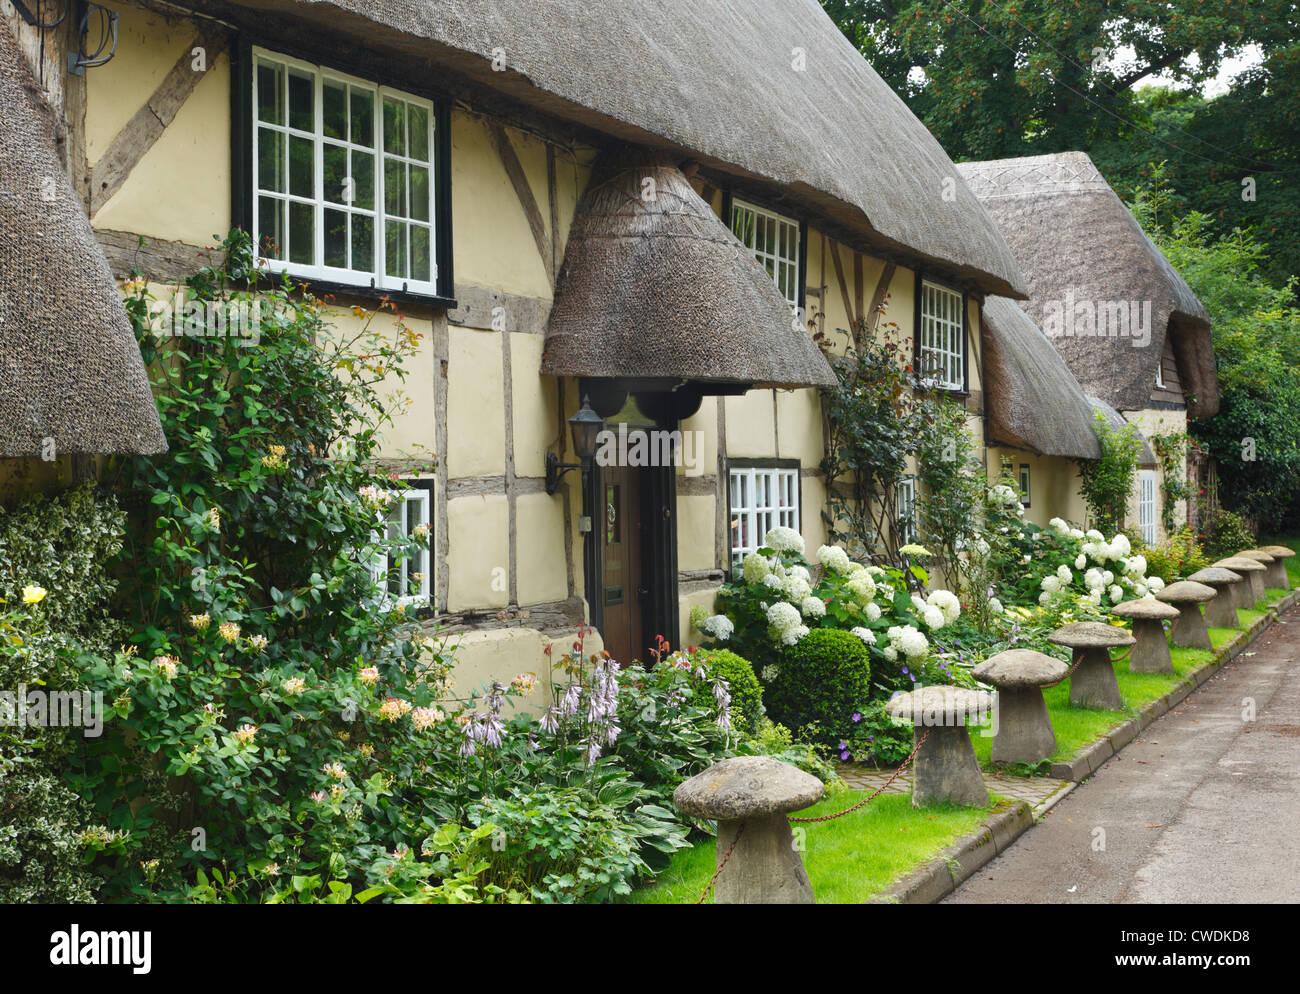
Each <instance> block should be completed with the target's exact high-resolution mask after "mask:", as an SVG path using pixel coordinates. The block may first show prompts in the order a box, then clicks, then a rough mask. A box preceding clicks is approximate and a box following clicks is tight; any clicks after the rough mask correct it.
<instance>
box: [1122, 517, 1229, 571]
mask: <svg viewBox="0 0 1300 994" xmlns="http://www.w3.org/2000/svg"><path fill="white" fill-rule="evenodd" d="M1134 548H1136V549H1137V551H1138V552H1140V553H1141V554H1142V555H1144V556H1146V560H1147V576H1158V577H1160V579H1162V580H1164V581H1165V583H1173V582H1175V581H1176V580H1184V579H1186V578H1187V577H1189V576H1191V575H1192V574H1193V573H1195V572H1196V571H1197V570H1201V569H1204V568H1205V567H1206V566H1208V565H1209V564H1210V560H1209V559H1208V558H1207V557H1206V555H1205V551H1204V550H1203V549H1202V548H1201V543H1200V542H1198V541H1196V535H1195V533H1194V532H1193V531H1192V530H1191V529H1190V528H1186V527H1184V528H1180V529H1179V530H1178V531H1176V532H1174V533H1173V534H1172V535H1170V536H1169V537H1168V538H1166V539H1165V540H1164V541H1163V542H1160V543H1159V544H1157V545H1143V546H1141V547H1138V546H1135V547H1134ZM1215 558H1222V557H1215Z"/></svg>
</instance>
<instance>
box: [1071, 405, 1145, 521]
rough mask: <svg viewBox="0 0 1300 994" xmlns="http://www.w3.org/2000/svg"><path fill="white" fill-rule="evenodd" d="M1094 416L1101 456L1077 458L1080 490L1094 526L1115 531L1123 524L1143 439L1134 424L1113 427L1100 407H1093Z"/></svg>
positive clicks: (1094, 426)
mask: <svg viewBox="0 0 1300 994" xmlns="http://www.w3.org/2000/svg"><path fill="white" fill-rule="evenodd" d="M1093 418H1094V425H1093V428H1094V430H1095V431H1096V433H1097V441H1098V442H1100V443H1101V458H1099V459H1079V460H1077V465H1078V467H1079V493H1080V495H1081V496H1082V497H1083V502H1084V504H1085V505H1086V506H1087V508H1088V520H1089V521H1090V522H1091V523H1092V525H1093V527H1095V528H1098V529H1100V530H1101V531H1103V532H1106V533H1108V534H1113V533H1114V532H1118V531H1120V530H1121V529H1122V528H1123V527H1124V516H1125V515H1126V514H1127V513H1128V498H1129V494H1131V493H1132V492H1133V481H1134V479H1135V478H1136V476H1137V461H1138V453H1139V452H1141V451H1142V443H1141V441H1139V439H1138V436H1137V428H1135V427H1134V426H1133V425H1131V424H1125V425H1123V426H1122V427H1118V428H1117V427H1114V426H1113V425H1111V423H1110V421H1109V420H1108V419H1107V418H1106V415H1104V414H1102V413H1101V412H1100V411H1094V412H1093Z"/></svg>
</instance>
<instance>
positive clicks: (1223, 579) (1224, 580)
mask: <svg viewBox="0 0 1300 994" xmlns="http://www.w3.org/2000/svg"><path fill="white" fill-rule="evenodd" d="M1187 579H1188V580H1190V581H1191V582H1192V583H1203V584H1205V585H1206V586H1207V587H1213V588H1214V598H1213V599H1212V600H1209V601H1207V602H1206V604H1205V623H1206V625H1208V626H1209V627H1210V628H1236V627H1237V626H1238V625H1239V624H1240V623H1241V622H1240V620H1239V619H1238V618H1237V605H1236V601H1235V598H1234V595H1233V593H1232V591H1233V589H1234V588H1235V587H1236V585H1238V584H1240V583H1241V580H1242V574H1241V573H1234V572H1233V571H1232V570H1230V569H1225V568H1224V567H1222V566H1207V567H1205V569H1202V570H1197V571H1196V572H1195V573H1193V574H1192V575H1191V576H1189V577H1188V578H1187Z"/></svg>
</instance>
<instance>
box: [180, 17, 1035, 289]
mask: <svg viewBox="0 0 1300 994" xmlns="http://www.w3.org/2000/svg"><path fill="white" fill-rule="evenodd" d="M198 2H199V3H200V5H202V4H203V3H204V0H198ZM212 2H214V3H215V0H212ZM232 2H234V3H236V4H237V5H238V6H242V7H247V8H252V9H254V10H258V11H285V12H289V13H291V14H292V15H293V17H294V18H295V19H296V20H297V21H300V22H306V23H308V24H310V25H313V26H316V27H319V28H323V29H326V30H329V31H331V32H334V33H338V34H340V35H342V36H344V37H348V38H354V39H357V40H358V41H359V42H360V43H362V44H365V45H367V46H370V47H373V48H380V49H387V50H391V51H394V52H397V53H404V54H409V55H412V56H415V57H418V58H420V59H425V60H430V61H432V62H433V63H434V66H435V68H436V69H438V70H440V71H441V72H442V74H443V75H445V74H446V73H447V72H450V73H454V74H457V75H458V76H460V77H463V78H467V79H471V80H474V81H476V82H477V83H479V84H481V85H482V86H485V87H488V88H490V89H492V90H494V91H497V92H499V93H503V94H505V95H507V96H509V97H511V98H513V99H515V100H518V101H520V102H522V103H524V104H526V105H529V106H532V107H535V108H538V109H541V110H544V111H546V112H548V113H550V114H553V115H555V116H558V117H561V118H563V119H565V120H569V121H574V122H576V123H579V124H582V125H584V126H589V127H592V128H595V129H596V130H598V131H600V132H603V133H605V134H609V135H612V136H614V137H616V138H619V139H622V140H624V141H628V142H634V143H639V144H644V145H659V146H665V147H669V148H672V149H674V150H677V151H681V152H685V153H688V154H690V155H691V156H694V157H696V158H698V159H699V160H700V161H701V162H702V164H703V165H704V166H706V167H708V168H711V169H717V170H719V171H721V172H724V173H727V174H730V175H732V176H735V177H737V178H739V179H742V180H750V181H752V182H756V183H758V184H761V185H763V186H765V187H768V188H770V189H771V190H772V192H774V193H776V194H778V195H779V196H780V197H782V198H789V199H790V200H791V201H793V202H794V203H795V204H797V205H802V206H803V207H804V208H806V209H807V210H810V211H814V212H816V213H817V214H819V215H821V216H823V217H825V218H827V219H828V220H829V221H830V222H832V223H834V224H835V225H837V226H841V227H843V228H844V229H845V230H846V231H848V232H850V233H853V234H855V235H856V236H857V237H858V238H859V239H860V240H861V242H862V243H863V244H864V245H872V246H874V247H876V248H877V249H878V250H879V251H880V252H894V253H898V254H900V255H903V256H905V257H907V258H910V259H914V260H917V261H918V262H920V261H925V262H928V263H931V264H933V265H935V266H936V267H938V268H939V269H941V270H942V271H944V272H947V273H949V274H951V275H952V276H953V277H955V278H957V279H959V280H963V281H966V282H969V283H971V284H973V285H975V286H977V287H979V288H980V289H982V290H985V291H987V292H990V293H1000V294H1004V295H1007V296H1011V297H1020V296H1023V289H1024V280H1023V278H1022V277H1021V274H1020V271H1019V269H1018V268H1017V266H1016V263H1015V261H1014V259H1013V258H1012V257H1011V253H1010V252H1009V251H1008V250H1007V247H1006V245H1005V244H1004V243H1003V241H1002V239H1001V237H1000V236H999V235H998V232H997V229H996V227H995V226H994V225H993V223H992V221H990V219H989V218H988V217H987V215H986V214H985V213H984V211H983V209H982V208H981V207H980V205H979V203H978V202H977V201H976V199H975V198H974V197H973V196H972V195H971V193H970V191H969V190H967V189H966V187H965V185H964V184H963V183H962V181H961V178H960V177H959V176H958V174H957V171H956V168H955V167H954V165H953V163H952V161H951V160H950V159H949V158H948V156H947V154H946V153H945V152H944V151H943V149H942V148H941V147H940V146H939V143H938V142H937V141H935V139H934V136H933V135H931V134H930V132H929V131H928V130H926V128H925V126H924V125H923V124H922V123H921V122H920V121H919V120H918V119H917V118H916V116H915V115H914V114H913V113H912V112H911V111H910V110H909V109H908V108H907V105H906V104H904V103H903V101H902V99H900V98H899V96H898V95H897V94H896V93H894V92H893V91H892V90H891V89H890V88H889V86H888V85H887V84H886V83H885V82H884V80H882V79H881V78H880V77H879V76H878V75H877V74H876V72H875V71H874V70H873V69H872V68H871V67H870V66H869V65H868V64H867V62H866V60H864V59H863V57H862V55H861V54H860V53H859V52H858V51H857V50H856V49H855V48H854V47H853V45H852V44H850V42H849V41H848V40H847V39H846V38H845V37H844V36H843V35H842V34H841V33H840V31H839V30H838V29H837V28H836V27H835V25H834V23H833V22H832V21H831V20H830V18H829V17H828V16H827V15H826V13H825V12H824V11H823V10H822V8H821V5H820V4H819V3H818V2H817V0H709V2H707V3H702V2H699V0H619V2H618V3H615V4H606V3H595V2H592V0H531V2H522V0H232ZM268 43H269V42H268ZM494 50H499V51H500V52H502V53H504V60H505V66H506V71H503V72H493V71H492V64H491V63H492V59H493V53H494ZM796 61H799V62H800V66H801V67H800V68H796V66H795V63H796ZM437 78H438V74H435V75H434V76H433V77H432V79H431V82H433V83H434V85H437ZM950 183H951V184H955V185H953V186H952V192H953V194H954V196H953V199H951V200H948V199H946V198H945V197H944V196H942V195H941V194H942V193H943V192H944V191H945V189H946V188H947V187H948V186H949V184H950Z"/></svg>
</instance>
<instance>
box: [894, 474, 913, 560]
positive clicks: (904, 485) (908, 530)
mask: <svg viewBox="0 0 1300 994" xmlns="http://www.w3.org/2000/svg"><path fill="white" fill-rule="evenodd" d="M897 503H898V544H899V545H908V544H910V543H912V542H915V541H916V477H914V476H904V477H903V478H902V479H900V480H899V481H898V496H897Z"/></svg>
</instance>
